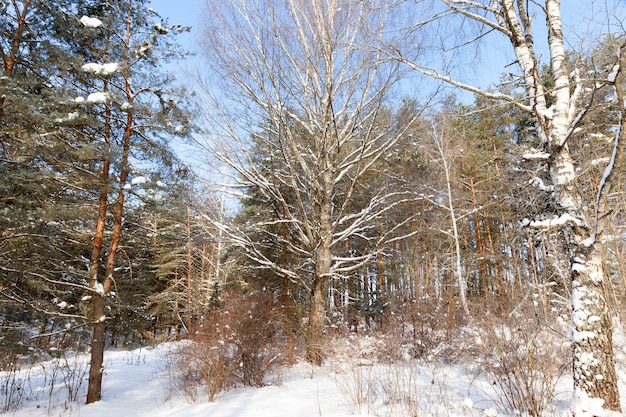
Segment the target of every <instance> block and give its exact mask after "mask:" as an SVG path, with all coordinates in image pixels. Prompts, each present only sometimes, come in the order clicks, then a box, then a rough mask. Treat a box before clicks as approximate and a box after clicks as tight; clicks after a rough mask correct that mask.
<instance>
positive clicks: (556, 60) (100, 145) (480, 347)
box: [0, 0, 626, 417]
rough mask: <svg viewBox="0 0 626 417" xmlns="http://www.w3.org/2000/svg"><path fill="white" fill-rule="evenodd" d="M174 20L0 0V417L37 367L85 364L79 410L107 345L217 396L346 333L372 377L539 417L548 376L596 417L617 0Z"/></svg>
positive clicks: (333, 8)
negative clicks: (441, 389) (370, 342)
mask: <svg viewBox="0 0 626 417" xmlns="http://www.w3.org/2000/svg"><path fill="white" fill-rule="evenodd" d="M198 21H199V23H198V25H199V27H198V28H195V27H194V28H193V30H192V28H190V27H186V26H181V25H179V24H177V23H176V22H170V21H169V19H168V17H167V16H161V15H160V14H159V13H158V12H157V11H155V10H154V9H153V8H152V7H151V4H150V1H149V0H8V1H2V2H0V33H1V34H0V55H1V57H2V70H1V71H2V75H1V76H0V329H1V330H0V371H1V372H0V388H1V389H0V391H1V392H0V412H9V411H12V410H13V411H14V410H15V409H18V408H19V401H15V398H17V396H16V392H15V390H14V389H15V387H16V385H15V384H13V385H12V384H11V383H9V381H12V380H11V378H14V376H15V375H16V373H17V372H19V370H20V369H22V368H24V367H26V366H30V365H32V364H35V363H39V362H42V361H47V360H50V359H53V358H65V357H67V356H68V355H74V354H77V353H80V354H84V355H86V356H87V357H88V358H89V359H88V362H89V369H88V371H87V370H86V371H85V375H84V378H85V385H84V387H85V396H83V395H82V393H81V394H80V395H78V394H76V393H74V394H75V395H72V396H71V397H72V398H71V400H72V401H75V402H86V403H87V404H91V403H96V402H98V401H101V400H102V399H103V374H105V373H106V361H105V357H106V355H107V353H108V352H110V351H114V350H121V349H134V348H137V347H146V346H155V345H159V344H162V343H164V342H179V343H180V345H177V346H179V348H175V349H176V350H175V354H173V355H172V356H171V358H172V359H171V361H172V362H173V363H172V364H171V366H172V367H174V368H175V369H177V370H178V372H176V373H175V376H173V378H174V379H175V381H174V382H172V383H173V384H174V385H175V386H176V387H178V389H179V390H181V391H183V392H185V393H186V394H187V395H188V396H189V397H191V398H193V399H197V398H198V390H199V391H200V392H201V395H200V397H201V398H202V399H203V400H206V399H208V400H209V401H214V400H215V399H216V398H218V397H219V396H220V395H222V394H223V393H224V392H226V391H229V390H230V389H232V388H235V387H245V386H249V387H260V386H263V385H264V384H266V381H267V377H268V375H270V374H271V373H272V372H273V370H274V369H277V368H280V367H289V366H293V365H294V364H298V363H303V362H304V363H308V364H310V365H311V366H313V367H321V366H323V365H324V364H325V363H329V362H332V361H334V360H335V359H336V358H335V356H336V352H334V350H333V346H336V344H337V343H349V341H350V340H354V339H353V338H354V337H362V336H364V335H367V336H368V337H370V336H371V337H374V338H378V340H381V341H385V342H382V345H384V346H382V347H381V346H379V348H378V349H377V351H376V355H375V356H376V360H377V361H382V362H385V361H387V362H389V361H391V362H395V361H411V360H426V359H428V360H429V361H432V360H437V361H445V362H446V363H448V362H455V361H463V360H465V361H473V362H475V363H480V364H482V365H481V366H483V367H484V368H485V370H486V372H489V373H490V375H491V378H492V379H493V380H494V383H493V385H494V386H496V388H497V389H500V390H501V393H502V397H503V398H506V399H507V400H506V401H507V402H506V404H505V405H503V408H507V409H508V411H510V412H511V414H516V413H517V414H521V415H529V416H544V415H546V416H547V415H555V414H554V410H553V409H552V408H550V407H551V406H550V404H551V399H552V397H553V395H554V384H553V381H554V379H553V377H554V376H555V375H557V374H558V375H562V374H567V375H569V377H570V378H571V385H572V392H573V400H572V404H573V405H572V410H573V411H572V414H573V415H576V416H577V417H578V416H584V415H585V416H586V415H589V416H592V415H593V416H600V415H607V416H608V415H620V414H619V413H621V404H620V394H619V382H620V381H619V375H620V365H621V366H622V367H623V366H624V364H623V363H621V362H620V361H616V359H615V357H616V353H617V352H616V349H614V343H613V340H614V331H617V330H621V328H622V322H621V318H622V316H623V314H624V313H625V312H626V311H625V310H624V309H623V307H622V305H623V302H624V299H625V297H626V292H625V290H626V287H625V284H626V281H625V280H626V275H624V274H625V273H626V272H625V271H626V270H625V268H626V265H624V255H625V253H624V251H625V250H626V247H625V245H626V229H625V227H626V223H625V221H626V219H625V218H624V214H623V210H624V204H625V203H626V198H624V197H626V194H625V192H624V191H622V190H623V189H624V187H625V186H626V183H625V182H624V179H625V178H626V177H625V175H624V174H625V172H626V171H624V169H626V168H624V167H622V165H621V163H622V160H623V159H624V147H625V146H626V144H625V140H626V137H625V135H626V133H624V132H625V129H624V128H625V127H626V126H625V124H626V121H625V120H624V113H625V112H626V104H625V103H626V101H625V100H626V97H625V93H626V90H625V88H626V78H625V77H626V75H625V72H624V68H626V52H625V48H626V29H625V26H624V24H625V21H626V4H624V2H623V1H621V0H615V1H591V2H563V4H561V2H560V1H559V0H543V1H522V0H492V1H487V0H412V1H396V0H284V1H280V2H277V1H273V0H254V1H252V0H251V1H247V0H206V1H205V2H204V3H203V14H202V16H201V17H200V18H199V20H198ZM190 30H192V33H193V36H194V41H195V42H196V44H197V48H196V49H197V55H196V56H193V60H194V61H195V62H198V63H199V65H198V69H197V70H196V71H195V73H194V74H188V75H187V76H186V79H185V80H184V81H183V82H181V80H180V77H179V78H177V77H175V74H174V73H175V72H179V73H180V71H173V70H172V69H173V68H178V67H177V66H185V65H187V64H186V63H187V62H189V59H190V57H191V56H192V54H191V52H190V51H189V50H187V48H186V47H185V46H181V42H180V41H179V35H181V34H184V33H186V32H189V31H190ZM183 148H184V149H187V150H190V149H191V150H192V151H191V152H192V153H193V154H194V156H193V158H189V157H188V155H187V156H186V155H185V154H184V153H183V152H181V149H183ZM480 340H483V341H489V343H482V342H479V341H480ZM346 341H348V342H346ZM190 346H191V347H192V348H190ZM433 358H436V359H433ZM621 372H623V370H622V371H621ZM595 400H597V401H596V402H594V401H595ZM591 403H593V404H599V407H596V408H594V409H593V410H589V409H588V408H589V404H591ZM611 412H613V413H614V414H611ZM407 415H412V416H416V415H418V414H417V413H416V412H414V413H413V414H407ZM420 415H422V414H420Z"/></svg>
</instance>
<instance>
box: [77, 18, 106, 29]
mask: <svg viewBox="0 0 626 417" xmlns="http://www.w3.org/2000/svg"><path fill="white" fill-rule="evenodd" d="M80 23H82V24H83V25H84V26H85V27H88V28H98V27H100V26H102V20H100V19H98V18H96V17H89V16H83V17H81V18H80Z"/></svg>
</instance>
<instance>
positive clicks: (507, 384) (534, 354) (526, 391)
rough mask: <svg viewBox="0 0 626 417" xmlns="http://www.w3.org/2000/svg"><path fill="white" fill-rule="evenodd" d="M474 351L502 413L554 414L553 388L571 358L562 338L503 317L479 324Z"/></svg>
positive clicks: (534, 325) (528, 322)
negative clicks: (475, 349) (488, 378)
mask: <svg viewBox="0 0 626 417" xmlns="http://www.w3.org/2000/svg"><path fill="white" fill-rule="evenodd" d="M476 348H477V349H478V352H477V355H478V356H479V357H480V358H481V361H482V364H483V368H484V369H485V370H486V372H487V374H488V375H489V377H490V379H491V381H492V385H493V389H494V394H495V395H494V396H493V398H492V400H493V401H494V403H496V404H497V405H499V406H500V408H502V409H503V411H505V412H507V413H511V414H518V413H521V414H522V415H529V416H532V417H540V416H543V415H554V413H555V405H554V404H553V403H552V402H553V400H554V399H555V398H556V386H557V384H558V382H559V378H560V377H561V376H562V375H563V373H564V371H565V370H566V369H567V366H568V360H567V359H568V358H569V357H570V356H569V353H568V351H567V349H568V344H567V341H566V339H565V338H564V337H561V336H559V335H558V334H556V333H555V332H554V330H550V329H547V328H545V327H544V326H542V325H540V323H538V322H536V321H534V320H529V319H528V318H524V317H506V319H492V320H489V321H486V322H483V323H482V326H481V328H480V330H479V337H478V343H477V344H476Z"/></svg>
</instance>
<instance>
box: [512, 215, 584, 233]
mask: <svg viewBox="0 0 626 417" xmlns="http://www.w3.org/2000/svg"><path fill="white" fill-rule="evenodd" d="M568 224H573V225H576V226H579V227H584V226H585V222H583V221H582V220H581V219H577V218H576V217H574V216H572V215H571V214H569V213H564V214H561V215H560V216H558V217H554V218H552V219H547V220H529V219H524V220H522V227H532V228H534V229H555V228H558V227H562V226H565V225H568Z"/></svg>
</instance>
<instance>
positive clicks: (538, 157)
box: [522, 152, 550, 161]
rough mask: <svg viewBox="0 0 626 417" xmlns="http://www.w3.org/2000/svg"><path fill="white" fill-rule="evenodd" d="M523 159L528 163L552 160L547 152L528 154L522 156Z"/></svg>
mask: <svg viewBox="0 0 626 417" xmlns="http://www.w3.org/2000/svg"><path fill="white" fill-rule="evenodd" d="M522 159H526V160H527V161H545V160H548V159H550V154H549V153H547V152H527V153H525V154H523V155H522Z"/></svg>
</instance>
